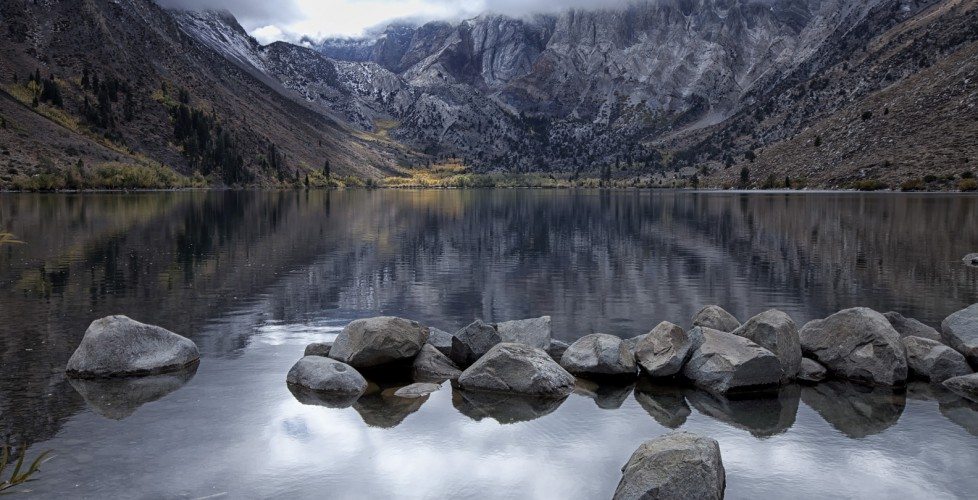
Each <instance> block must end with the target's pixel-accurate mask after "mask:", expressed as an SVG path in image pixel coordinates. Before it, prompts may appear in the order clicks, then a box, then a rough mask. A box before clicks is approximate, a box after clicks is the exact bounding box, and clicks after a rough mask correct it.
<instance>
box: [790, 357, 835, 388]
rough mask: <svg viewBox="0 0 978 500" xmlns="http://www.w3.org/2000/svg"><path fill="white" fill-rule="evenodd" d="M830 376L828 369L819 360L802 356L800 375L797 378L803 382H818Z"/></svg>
mask: <svg viewBox="0 0 978 500" xmlns="http://www.w3.org/2000/svg"><path fill="white" fill-rule="evenodd" d="M828 376H829V372H828V370H826V369H825V367H824V366H822V365H821V364H820V363H819V362H818V361H815V360H812V359H808V358H801V365H800V367H799V369H798V375H797V376H796V378H797V379H798V380H800V381H802V382H808V383H816V382H821V381H823V380H825V379H826V378H827V377H828Z"/></svg>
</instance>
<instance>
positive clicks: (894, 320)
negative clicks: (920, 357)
mask: <svg viewBox="0 0 978 500" xmlns="http://www.w3.org/2000/svg"><path fill="white" fill-rule="evenodd" d="M883 317H885V318H886V320H887V321H889V322H890V326H892V327H893V329H894V330H896V332H897V333H899V334H900V337H921V338H925V339H931V340H937V341H940V340H941V333H940V332H938V331H937V330H936V329H934V328H931V327H929V326H927V325H925V324H923V323H921V322H919V321H917V320H915V319H913V318H908V317H906V316H904V315H902V314H900V313H898V312H894V311H890V312H888V313H885V314H883Z"/></svg>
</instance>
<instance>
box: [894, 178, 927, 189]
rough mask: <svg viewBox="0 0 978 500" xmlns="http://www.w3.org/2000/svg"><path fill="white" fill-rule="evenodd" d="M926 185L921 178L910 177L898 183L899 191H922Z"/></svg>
mask: <svg viewBox="0 0 978 500" xmlns="http://www.w3.org/2000/svg"><path fill="white" fill-rule="evenodd" d="M925 189H927V185H926V184H925V183H924V180H923V179H910V180H906V181H903V183H901V184H900V191H923V190H925Z"/></svg>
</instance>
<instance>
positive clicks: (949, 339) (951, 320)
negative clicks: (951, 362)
mask: <svg viewBox="0 0 978 500" xmlns="http://www.w3.org/2000/svg"><path fill="white" fill-rule="evenodd" d="M941 339H943V340H944V343H945V344H947V345H949V346H951V347H952V348H954V350H956V351H958V352H960V353H961V354H964V357H965V358H968V362H969V363H971V366H975V367H978V304H972V305H971V306H969V307H967V308H964V309H962V310H960V311H958V312H956V313H954V314H952V315H950V316H948V317H947V318H945V319H944V321H943V322H941Z"/></svg>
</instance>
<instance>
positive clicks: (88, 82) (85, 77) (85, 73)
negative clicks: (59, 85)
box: [81, 66, 92, 90]
mask: <svg viewBox="0 0 978 500" xmlns="http://www.w3.org/2000/svg"><path fill="white" fill-rule="evenodd" d="M91 85H92V81H91V80H90V79H89V77H88V66H85V68H84V69H82V79H81V86H82V88H83V89H85V90H88V87H89V86H91Z"/></svg>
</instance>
